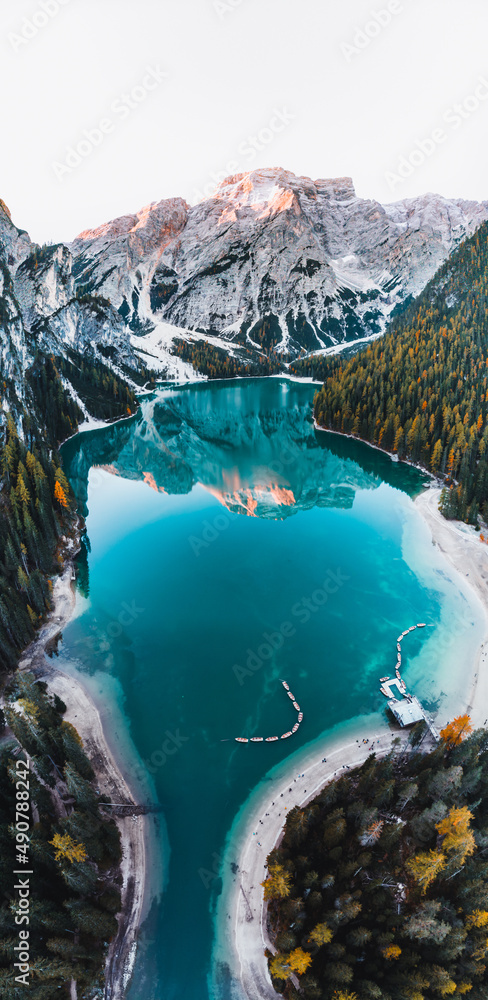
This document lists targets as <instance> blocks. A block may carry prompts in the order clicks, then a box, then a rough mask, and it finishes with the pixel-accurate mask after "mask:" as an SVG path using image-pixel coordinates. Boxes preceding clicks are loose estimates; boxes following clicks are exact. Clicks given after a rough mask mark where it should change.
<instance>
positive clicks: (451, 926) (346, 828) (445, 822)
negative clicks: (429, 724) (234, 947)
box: [264, 716, 488, 1000]
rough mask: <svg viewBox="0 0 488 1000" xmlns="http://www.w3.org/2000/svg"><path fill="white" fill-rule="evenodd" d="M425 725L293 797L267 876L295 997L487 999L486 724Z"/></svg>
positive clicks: (275, 973)
mask: <svg viewBox="0 0 488 1000" xmlns="http://www.w3.org/2000/svg"><path fill="white" fill-rule="evenodd" d="M422 735H423V724H422V723H421V724H419V725H418V726H416V727H415V728H414V729H413V730H412V734H411V737H410V746H409V747H408V748H407V749H402V750H401V752H398V750H392V752H390V753H389V754H387V756H386V757H384V758H382V759H377V758H376V757H375V755H374V754H371V756H370V757H369V758H368V760H367V761H366V762H365V763H364V764H363V765H362V766H361V767H358V768H356V769H352V770H350V771H347V772H346V773H343V774H342V775H341V777H339V778H338V779H336V780H334V781H333V782H332V783H330V784H328V785H327V786H326V787H325V788H324V789H323V790H322V791H321V792H320V794H319V795H318V796H317V797H316V798H314V799H313V800H312V801H311V802H310V803H309V804H308V805H307V806H305V807H304V808H298V807H295V808H294V809H292V810H290V812H289V814H288V817H287V820H286V824H285V828H284V836H283V838H282V840H281V842H280V843H279V845H278V846H277V847H275V848H274V850H273V851H272V852H271V854H270V855H269V857H268V859H267V878H266V880H265V882H264V895H265V899H266V900H267V917H268V926H269V929H270V933H271V937H272V940H273V942H274V945H275V953H274V954H271V952H268V961H269V970H270V974H271V977H272V981H273V985H274V987H275V989H276V990H277V992H278V993H281V994H283V995H284V996H285V997H286V998H287V1000H292V998H294V1000H298V998H299V997H305V998H306V1000H406V998H407V1000H438V998H442V997H451V996H452V997H460V996H469V997H470V998H471V1000H485V997H486V995H487V988H488V973H487V964H486V958H487V954H488V861H487V851H488V732H487V731H486V730H477V731H476V732H474V733H473V732H472V731H471V725H470V720H469V717H468V716H461V717H459V718H458V719H456V720H454V722H453V723H451V724H450V725H448V726H446V727H445V729H444V730H442V732H441V740H440V742H439V745H438V746H436V747H435V748H434V749H432V750H429V751H427V752H425V751H423V750H422V746H421V740H422Z"/></svg>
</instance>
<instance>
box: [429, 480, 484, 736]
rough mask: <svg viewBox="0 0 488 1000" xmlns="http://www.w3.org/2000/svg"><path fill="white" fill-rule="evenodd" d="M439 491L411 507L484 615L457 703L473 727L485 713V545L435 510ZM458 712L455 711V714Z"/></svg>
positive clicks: (434, 489)
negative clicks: (461, 697)
mask: <svg viewBox="0 0 488 1000" xmlns="http://www.w3.org/2000/svg"><path fill="white" fill-rule="evenodd" d="M440 495H441V490H440V489H439V488H438V487H431V488H430V489H428V490H425V491H424V493H422V494H421V495H420V496H419V497H417V499H416V501H415V506H416V508H417V510H418V512H419V514H421V516H422V517H423V519H424V521H425V522H426V524H427V525H428V527H429V528H430V531H431V533H432V539H433V542H434V545H435V546H436V548H437V549H438V550H439V551H440V552H442V554H443V556H444V557H445V559H447V561H448V563H449V564H450V566H451V568H452V569H453V570H454V571H455V573H454V575H453V578H454V579H456V578H457V583H458V586H459V589H460V590H461V591H462V592H463V593H464V595H465V596H466V597H467V598H468V600H469V601H470V603H471V604H473V603H474V604H476V605H477V606H478V608H479V609H481V611H482V617H483V618H484V635H483V639H482V642H481V644H480V646H479V648H478V650H477V651H476V654H475V658H474V661H473V663H472V665H471V677H467V680H466V689H465V703H464V705H462V706H461V709H462V710H463V711H466V712H468V713H469V715H470V716H471V719H472V721H473V725H474V726H475V727H481V726H483V725H484V724H485V723H486V721H487V716H488V669H487V666H488V661H487V656H488V545H485V544H484V543H483V542H481V541H480V533H479V532H477V531H475V529H474V528H473V527H471V526H470V525H467V524H463V522H462V521H446V519H445V518H444V517H443V516H442V514H440V513H439V499H440ZM458 714H459V713H458Z"/></svg>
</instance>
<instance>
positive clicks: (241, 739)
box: [236, 736, 249, 743]
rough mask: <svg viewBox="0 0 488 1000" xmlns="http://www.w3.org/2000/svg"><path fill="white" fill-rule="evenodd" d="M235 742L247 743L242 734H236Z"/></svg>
mask: <svg viewBox="0 0 488 1000" xmlns="http://www.w3.org/2000/svg"><path fill="white" fill-rule="evenodd" d="M236 743H249V740H246V738H245V737H244V736H236Z"/></svg>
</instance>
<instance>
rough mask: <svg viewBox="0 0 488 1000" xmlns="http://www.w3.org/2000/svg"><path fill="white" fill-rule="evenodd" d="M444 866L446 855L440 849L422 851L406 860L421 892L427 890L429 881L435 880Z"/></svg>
mask: <svg viewBox="0 0 488 1000" xmlns="http://www.w3.org/2000/svg"><path fill="white" fill-rule="evenodd" d="M445 867H446V855H445V854H443V853H442V851H422V853H421V854H416V855H415V857H413V858H409V860H408V861H407V868H408V869H409V871H410V874H411V876H412V878H413V879H415V881H416V882H417V884H418V885H419V886H420V888H421V889H422V893H425V892H426V891H427V889H428V887H429V885H430V884H431V882H434V881H435V879H436V878H437V876H438V875H440V873H441V871H442V870H443V869H444V868H445Z"/></svg>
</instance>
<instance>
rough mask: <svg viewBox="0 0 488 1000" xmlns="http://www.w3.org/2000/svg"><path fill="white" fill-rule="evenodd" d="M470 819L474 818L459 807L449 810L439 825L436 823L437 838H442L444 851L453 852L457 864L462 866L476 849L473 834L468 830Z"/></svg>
mask: <svg viewBox="0 0 488 1000" xmlns="http://www.w3.org/2000/svg"><path fill="white" fill-rule="evenodd" d="M472 819H474V816H473V813H472V812H470V810H469V809H468V807H467V806H459V807H455V808H453V809H451V810H450V811H449V812H448V814H447V816H445V817H444V819H442V820H441V821H440V823H436V830H437V832H438V833H439V836H441V837H444V841H443V844H442V846H443V848H444V850H445V851H449V852H451V851H453V852H454V853H455V854H456V862H459V864H463V862H464V861H465V859H466V858H467V857H468V856H469V855H471V854H474V852H475V849H476V844H475V839H474V834H473V831H472V830H471V829H470V823H471V820H472Z"/></svg>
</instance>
